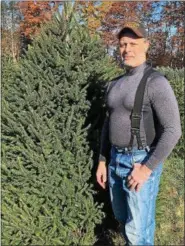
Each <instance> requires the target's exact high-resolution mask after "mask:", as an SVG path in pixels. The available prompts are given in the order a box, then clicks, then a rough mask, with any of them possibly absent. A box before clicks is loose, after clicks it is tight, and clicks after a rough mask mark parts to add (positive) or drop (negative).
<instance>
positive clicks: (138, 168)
mask: <svg viewBox="0 0 185 246" xmlns="http://www.w3.org/2000/svg"><path fill="white" fill-rule="evenodd" d="M151 173H152V170H150V169H149V168H148V167H147V166H146V165H141V164H140V163H135V164H134V169H133V171H132V172H131V174H130V175H129V176H128V187H129V189H130V190H134V189H135V190H136V191H139V190H140V189H141V187H142V185H143V184H144V182H145V181H146V180H147V179H148V178H149V177H150V174H151Z"/></svg>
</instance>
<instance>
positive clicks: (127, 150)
mask: <svg viewBox="0 0 185 246" xmlns="http://www.w3.org/2000/svg"><path fill="white" fill-rule="evenodd" d="M112 148H113V149H114V150H115V151H116V152H119V153H123V154H124V153H133V152H136V151H143V150H144V151H146V152H149V151H150V150H151V149H153V148H150V147H149V146H146V147H143V149H138V148H137V147H133V148H132V149H130V150H129V149H128V148H127V147H123V148H122V147H118V146H115V145H112Z"/></svg>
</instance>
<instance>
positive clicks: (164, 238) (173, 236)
mask: <svg viewBox="0 0 185 246" xmlns="http://www.w3.org/2000/svg"><path fill="white" fill-rule="evenodd" d="M156 206H157V207H156V233H155V245H185V242H184V161H183V160H182V159H177V158H170V159H169V160H167V161H166V162H165V164H164V168H163V173H162V176H161V182H160V189H159V193H158V198H157V205H156ZM124 243H125V241H124V239H123V238H122V236H121V235H120V233H119V232H118V229H116V230H115V229H112V228H111V227H110V228H106V230H105V231H103V233H102V234H101V238H99V241H98V242H97V243H96V244H95V245H97V246H98V245H104V246H106V245H116V246H117V245H124Z"/></svg>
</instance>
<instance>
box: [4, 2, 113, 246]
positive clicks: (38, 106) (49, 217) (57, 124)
mask: <svg viewBox="0 0 185 246" xmlns="http://www.w3.org/2000/svg"><path fill="white" fill-rule="evenodd" d="M69 10H70V11H69ZM71 12H72V9H70V6H69V5H67V4H65V5H64V11H63V14H62V16H60V15H59V14H58V15H56V16H55V17H54V18H53V19H52V21H51V22H50V23H48V24H47V25H46V26H44V27H43V29H42V31H41V33H40V35H39V37H37V38H36V39H35V40H34V42H33V44H32V46H30V47H29V50H28V51H27V52H26V55H25V56H24V57H23V58H22V59H21V61H20V63H19V66H18V68H17V71H16V73H15V71H14V74H13V76H10V78H11V82H10V81H9V83H8V85H7V86H6V93H5V94H4V96H3V103H2V106H3V107H2V244H3V245H14V246H15V245H73V244H78V245H92V244H93V243H94V242H95V240H96V238H95V235H94V228H95V225H96V224H97V223H100V222H101V218H102V217H103V214H102V212H101V209H100V205H98V204H97V203H95V202H94V200H93V192H94V191H93V189H92V185H91V184H90V182H89V179H90V177H91V169H92V163H93V162H92V151H90V147H89V142H88V141H87V132H88V127H87V126H86V125H87V124H86V121H87V115H88V112H89V110H90V108H91V102H90V101H89V100H88V98H90V96H87V94H88V88H90V86H91V88H92V84H94V85H95V84H97V81H99V82H102V83H103V82H105V80H107V78H108V76H109V78H110V77H111V76H113V74H114V72H115V70H114V68H113V66H112V65H111V64H110V65H109V63H110V61H109V59H108V57H107V56H106V54H105V51H104V48H103V46H102V44H101V43H100V41H99V39H98V38H91V37H90V36H89V34H88V31H87V30H86V28H85V27H83V26H82V25H80V24H78V23H77V21H76V19H75V17H74V15H73V14H72V13H71ZM97 78H98V79H97ZM4 79H5V78H4ZM4 83H6V81H4ZM7 87H8V88H7ZM100 96H101V95H100ZM91 98H92V97H91ZM97 110H98V109H97ZM97 114H98V111H97Z"/></svg>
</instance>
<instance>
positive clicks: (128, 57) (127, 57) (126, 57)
mask: <svg viewBox="0 0 185 246" xmlns="http://www.w3.org/2000/svg"><path fill="white" fill-rule="evenodd" d="M130 58H132V56H125V57H123V59H124V60H127V59H130Z"/></svg>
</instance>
